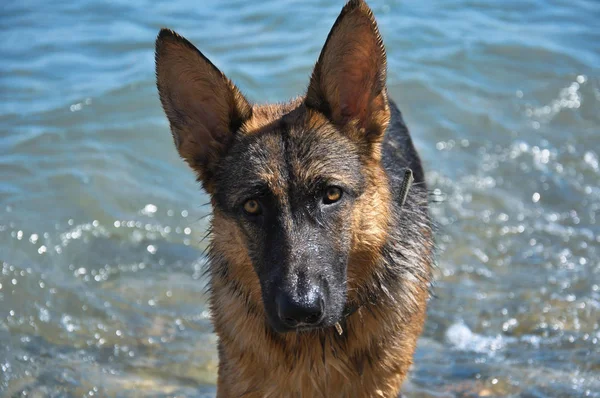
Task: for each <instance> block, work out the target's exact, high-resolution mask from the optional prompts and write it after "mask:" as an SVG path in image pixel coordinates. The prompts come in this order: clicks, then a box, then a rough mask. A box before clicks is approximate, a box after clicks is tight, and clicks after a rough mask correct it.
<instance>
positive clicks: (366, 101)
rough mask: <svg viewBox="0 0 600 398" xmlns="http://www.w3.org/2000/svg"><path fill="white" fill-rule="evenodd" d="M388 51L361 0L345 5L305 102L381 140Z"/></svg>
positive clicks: (358, 134)
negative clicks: (386, 54)
mask: <svg viewBox="0 0 600 398" xmlns="http://www.w3.org/2000/svg"><path fill="white" fill-rule="evenodd" d="M385 81H386V56H385V49H384V47H383V42H382V39H381V36H380V34H379V30H378V29H377V23H376V22H375V18H374V17H373V12H372V11H371V10H370V9H369V7H368V6H367V4H366V3H365V2H364V1H362V0H351V1H349V2H348V3H347V4H346V6H345V7H344V8H343V9H342V12H341V13H340V16H339V17H338V19H337V20H336V21H335V24H334V25H333V28H331V32H330V33H329V36H328V37H327V41H326V42H325V46H324V47H323V50H322V51H321V55H320V56H319V60H318V61H317V64H316V65H315V69H314V71H313V74H312V77H311V80H310V84H309V87H308V92H307V95H306V105H307V106H308V107H309V108H312V109H316V110H318V111H320V112H322V113H323V114H325V115H326V116H327V117H328V118H329V119H330V120H331V121H332V122H333V123H334V124H335V125H336V126H338V127H339V128H340V129H342V131H345V132H346V133H347V134H350V135H351V136H353V138H355V139H358V140H361V141H362V140H365V139H366V140H367V141H368V142H369V143H373V142H380V141H381V140H382V138H383V135H384V133H385V130H386V128H387V126H388V124H389V120H390V108H389V104H388V100H387V92H386V87H385Z"/></svg>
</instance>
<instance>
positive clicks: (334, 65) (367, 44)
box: [157, 1, 433, 397]
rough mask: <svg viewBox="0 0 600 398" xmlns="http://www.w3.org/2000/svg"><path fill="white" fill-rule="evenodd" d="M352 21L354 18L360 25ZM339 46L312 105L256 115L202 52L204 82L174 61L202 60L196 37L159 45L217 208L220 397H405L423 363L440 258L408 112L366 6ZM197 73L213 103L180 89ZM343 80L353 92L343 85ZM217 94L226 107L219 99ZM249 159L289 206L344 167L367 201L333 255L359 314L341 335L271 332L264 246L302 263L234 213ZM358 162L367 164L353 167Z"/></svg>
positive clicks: (187, 149) (176, 130)
mask: <svg viewBox="0 0 600 398" xmlns="http://www.w3.org/2000/svg"><path fill="white" fill-rule="evenodd" d="M344 18H345V20H344ZM350 18H355V21H352V20H350V22H353V23H348V20H349V19H350ZM340 21H342V22H340ZM336 26H337V28H336ZM351 28H352V29H351ZM336 29H337V30H336ZM345 30H346V31H345ZM333 32H336V33H335V34H334V33H333ZM361 32H362V33H361ZM349 35H350V36H352V35H354V36H356V35H358V37H360V36H361V35H362V36H364V37H365V38H366V39H365V40H362V41H360V42H355V43H354V45H351V46H350V48H348V49H343V48H341V49H339V51H336V50H338V49H334V50H331V46H332V44H331V43H333V45H335V46H343V45H344V44H343V43H345V42H346V41H340V40H341V39H340V38H344V37H346V36H349ZM327 43H328V44H326V46H325V47H326V48H327V47H328V45H329V48H330V50H328V51H325V50H324V52H323V53H322V54H321V57H320V58H319V61H318V62H317V65H316V67H315V72H313V75H312V77H311V83H310V85H309V89H308V92H307V95H306V96H305V97H301V98H297V99H295V100H293V101H291V102H289V103H287V104H278V105H251V104H250V103H249V102H247V101H246V100H245V99H244V98H243V96H242V95H241V93H240V92H239V90H238V89H237V88H235V86H234V85H233V83H231V82H230V81H229V80H228V79H227V78H226V77H225V76H224V75H222V73H221V72H220V71H218V69H216V67H214V66H213V65H212V64H211V63H210V61H208V60H207V59H206V58H204V56H201V54H200V56H201V58H197V59H195V61H194V62H203V61H202V60H204V62H206V63H207V64H206V66H205V67H204V68H203V69H202V70H204V71H205V72H203V74H201V75H199V76H198V75H197V74H195V73H196V72H194V71H193V70H192V68H194V67H195V66H194V62H192V61H190V60H188V59H185V58H186V57H184V56H181V57H179V56H178V57H174V56H172V55H171V54H179V51H189V50H191V49H190V48H188V49H187V50H185V49H184V50H182V48H183V47H187V46H191V47H192V48H193V50H194V51H197V50H195V48H194V47H193V46H192V45H191V44H189V42H187V40H185V39H183V38H181V37H179V36H177V35H176V34H175V33H173V32H171V31H161V34H160V35H159V38H158V40H157V75H158V86H159V92H160V94H161V100H162V102H163V107H164V108H165V111H166V113H167V116H168V117H169V120H170V122H171V128H172V131H173V135H174V138H175V143H176V146H177V148H178V150H179V152H180V154H181V156H182V157H183V158H184V159H185V160H186V161H187V162H188V163H189V164H190V166H191V167H192V169H194V170H195V171H196V172H197V174H198V177H199V181H201V182H202V184H203V186H204V188H205V189H206V190H207V192H208V193H209V194H210V195H211V203H212V206H213V219H212V226H211V230H212V237H211V246H210V250H209V255H210V265H209V270H208V272H209V278H210V309H211V313H212V321H213V324H214V327H215V332H216V333H217V335H218V337H219V343H218V351H219V378H218V397H278V396H286V397H319V396H322V397H333V396H335V397H395V396H397V395H398V394H399V391H400V388H401V385H402V382H403V381H404V379H405V378H406V375H407V372H408V370H409V367H410V365H411V363H412V357H413V354H414V350H415V346H416V341H417V338H418V336H419V335H420V333H421V330H422V327H423V323H424V320H425V310H426V302H427V299H428V294H429V283H430V271H431V264H432V250H433V239H432V230H431V222H430V219H429V215H428V210H427V207H428V205H427V190H426V186H425V182H424V176H423V170H422V167H421V162H420V160H419V157H418V155H417V152H416V151H415V149H414V147H413V144H412V141H411V138H410V136H409V133H408V129H407V128H406V125H405V124H404V121H403V120H402V116H401V114H400V111H399V110H398V108H397V107H396V105H395V104H394V103H393V101H391V100H390V99H388V97H387V91H386V89H385V52H384V51H383V47H382V42H381V38H380V36H379V33H378V31H377V28H376V25H375V21H374V19H373V16H372V13H371V11H370V10H369V9H368V7H367V6H366V4H365V3H364V2H363V1H350V2H349V3H348V4H347V5H346V7H345V8H344V10H343V11H342V14H341V15H340V17H339V18H338V21H336V24H335V25H334V28H333V29H332V33H330V35H329V37H328V39H327ZM340 43H341V44H340ZM357 43H358V44H357ZM357 47H358V50H357ZM352 51H359V52H360V51H362V52H364V53H367V54H376V56H375V57H369V58H368V60H369V62H372V63H373V65H366V66H363V65H364V64H365V63H364V62H363V63H361V64H360V65H359V64H353V63H352V61H348V60H347V59H346V60H344V59H343V54H345V53H348V52H352ZM198 54H199V52H198ZM340 54H341V55H340ZM377 57H381V59H377ZM357 62H358V61H357ZM181 65H185V67H181ZM360 68H366V69H365V70H364V73H362V72H361V71H360ZM186 73H190V74H193V78H192V77H189V78H188V79H189V81H194V82H199V86H197V87H196V88H195V90H196V92H197V91H198V89H202V90H204V92H208V93H209V94H204V95H200V96H198V94H197V93H196V92H191V91H189V90H191V89H190V88H188V87H187V86H186V87H184V88H181V89H178V90H179V91H173V90H174V89H172V88H171V86H172V85H174V84H175V85H176V84H177V83H176V82H175V79H183V80H185V79H186V76H185V74H186ZM340 76H341V77H343V78H344V80H343V81H349V82H354V84H348V85H345V84H344V85H342V84H339V83H340V80H339V79H340ZM336 82H337V83H338V84H337V85H336ZM349 86H353V87H354V90H355V91H356V92H352V90H353V88H352V87H349ZM348 87H349V88H348ZM186 90H188V91H186ZM344 90H346V91H348V90H350V92H347V93H344V92H343V91H344ZM173 92H175V93H176V94H177V95H173V94H172V93H173ZM211 94H214V95H211ZM188 95H189V96H190V98H196V99H195V103H196V104H197V105H196V108H195V110H196V111H197V112H196V113H194V112H192V113H191V114H190V113H189V112H182V111H181V110H182V109H189V108H190V106H191V105H190V102H191V101H190V99H188V98H187V96H188ZM215 95H216V96H217V97H219V99H218V100H214V99H211V97H214V96H215ZM355 98H356V100H355ZM191 107H192V108H194V106H191ZM214 115H217V117H215V116H214ZM207 120H208V121H207ZM198 126H200V127H198ZM198 131H201V132H200V133H198ZM230 133H235V134H230ZM236 148H238V149H236ZM238 150H244V151H248V150H252V151H255V152H253V153H252V156H249V155H248V154H247V153H242V152H239V153H238V152H236V151H238ZM321 155H322V157H321ZM338 155H339V156H338ZM240 156H249V157H248V162H250V163H251V167H252V168H253V173H254V174H253V175H257V176H259V177H260V178H261V179H262V180H264V181H266V184H267V185H268V187H269V189H270V192H271V194H272V195H273V196H274V197H276V198H279V199H278V200H283V201H285V200H288V201H290V200H292V199H291V197H293V196H289V195H288V193H289V191H290V189H297V188H296V187H306V188H305V189H310V188H309V187H310V184H311V181H312V180H311V178H313V177H315V176H316V175H319V173H321V172H322V169H327V170H328V172H329V173H330V174H331V173H332V171H331V168H332V165H333V166H334V167H333V169H335V170H337V171H338V172H339V173H340V176H338V178H341V179H346V180H348V181H350V184H354V185H355V187H354V188H355V189H356V191H357V192H359V193H360V194H357V195H356V197H355V198H353V201H352V203H351V205H348V206H350V207H348V209H350V210H348V211H350V213H349V218H350V221H349V222H342V221H335V222H333V225H331V226H328V227H329V228H331V229H332V231H333V233H336V232H337V233H339V234H340V237H339V238H336V237H333V238H331V240H327V242H329V243H328V245H329V247H327V248H325V249H327V250H332V252H333V253H337V252H344V253H346V255H347V261H346V271H347V275H346V276H345V277H346V280H345V282H346V290H345V291H344V292H339V294H343V295H344V297H341V296H339V295H338V296H335V294H338V293H335V292H334V293H335V294H334V296H335V297H334V299H335V300H337V301H340V300H344V301H345V302H346V306H347V307H354V308H357V309H356V311H354V312H353V313H352V314H351V315H349V316H347V317H342V318H341V326H342V329H343V334H342V335H339V334H338V332H337V331H336V329H335V328H334V327H333V326H331V325H332V324H333V323H334V321H336V320H337V319H333V318H332V320H330V323H329V324H328V326H327V327H323V328H320V329H316V330H308V331H300V332H288V333H277V332H276V331H275V330H274V329H273V328H272V327H271V326H270V324H269V322H267V317H268V313H267V312H268V311H267V310H266V309H265V298H264V297H263V295H264V290H265V289H267V288H268V286H265V282H264V278H265V277H262V276H261V277H262V278H263V282H262V285H261V277H259V275H261V274H260V272H261V267H259V266H257V262H260V261H261V260H260V259H258V258H257V254H256V253H257V250H258V251H260V250H267V249H268V250H271V251H269V253H275V254H270V256H271V257H273V256H281V259H280V261H281V262H285V261H292V260H290V259H289V258H288V257H289V256H292V255H293V253H288V252H281V251H274V252H272V250H276V249H272V248H264V247H263V248H254V247H253V246H252V245H253V244H252V243H250V241H249V239H250V240H251V241H253V242H254V240H255V239H258V238H257V237H254V236H253V232H252V229H251V228H246V227H245V226H244V225H245V224H244V221H241V220H240V218H239V216H238V215H237V213H235V211H234V210H232V209H235V204H236V203H238V201H239V200H240V199H242V198H237V197H236V195H238V194H239V193H238V192H237V191H236V190H235V189H233V188H232V187H235V186H238V185H239V184H243V179H244V177H245V176H246V175H247V172H248V171H247V170H245V169H244V168H243V167H241V166H239V162H238V163H236V160H239V158H240ZM234 164H236V165H238V166H236V167H237V168H236V167H232V165H234ZM348 164H350V165H355V166H356V167H352V168H348V167H346V169H344V165H348ZM340 165H341V166H340ZM340 167H341V168H340ZM406 168H411V169H412V170H413V172H414V175H415V184H413V186H412V188H411V189H410V191H409V193H408V197H407V200H406V202H405V203H404V205H402V203H401V199H400V187H401V184H402V177H403V171H404V170H405V169H406ZM244 173H246V174H244ZM344 173H345V174H344ZM351 188H352V187H351ZM303 189H304V188H303ZM286 198H287V199H286ZM290 208H291V207H290ZM282 218H283V219H284V220H293V215H291V218H285V217H282ZM287 222H288V223H289V225H287V226H285V225H284V226H282V228H283V229H284V230H286V228H288V229H293V228H294V224H293V221H287ZM284 224H285V222H284ZM336 228H339V229H338V230H336ZM344 236H346V238H344ZM308 239H310V237H309V238H308ZM317 244H323V242H317ZM346 246H348V247H346ZM271 257H269V258H271Z"/></svg>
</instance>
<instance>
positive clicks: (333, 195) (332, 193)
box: [323, 187, 342, 205]
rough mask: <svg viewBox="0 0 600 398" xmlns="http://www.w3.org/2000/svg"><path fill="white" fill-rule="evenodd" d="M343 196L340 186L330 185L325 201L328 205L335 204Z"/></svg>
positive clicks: (324, 197) (326, 191)
mask: <svg viewBox="0 0 600 398" xmlns="http://www.w3.org/2000/svg"><path fill="white" fill-rule="evenodd" d="M341 198H342V190H341V189H340V188H338V187H328V188H327V189H326V190H325V195H324V196H323V203H325V204H326V205H330V204H333V203H335V202H337V201H339V200H340V199H341Z"/></svg>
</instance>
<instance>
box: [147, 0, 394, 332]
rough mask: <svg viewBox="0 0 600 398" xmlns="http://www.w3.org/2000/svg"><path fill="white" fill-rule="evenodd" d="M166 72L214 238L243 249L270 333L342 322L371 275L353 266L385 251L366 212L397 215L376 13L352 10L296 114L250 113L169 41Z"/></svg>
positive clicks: (291, 108) (186, 47)
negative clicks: (386, 188) (389, 199)
mask: <svg viewBox="0 0 600 398" xmlns="http://www.w3.org/2000/svg"><path fill="white" fill-rule="evenodd" d="M156 68H157V84H158V89H159V93H160V99H161V102H162V105H163V108H164V110H165V112H166V114H167V117H168V119H169V122H170V125H171V130H172V133H173V137H174V140H175V144H176V147H177V150H178V151H179V153H180V155H181V156H182V157H183V158H184V159H185V160H186V161H187V162H188V164H189V165H190V166H191V167H192V169H193V170H195V171H196V173H197V174H198V177H199V180H200V181H201V182H202V184H203V186H204V188H205V189H206V191H207V192H208V193H209V194H210V195H211V198H212V204H213V207H214V217H215V220H214V222H213V223H214V225H215V228H218V227H219V225H227V226H228V227H227V228H230V231H233V232H231V239H232V240H235V239H238V240H241V242H242V246H243V251H244V253H245V256H246V258H248V259H249V261H250V262H251V264H252V267H251V268H252V271H250V272H254V273H255V275H256V276H257V278H256V279H257V280H258V281H259V282H258V283H259V284H260V292H261V295H262V302H263V305H264V309H265V313H266V314H267V318H268V320H269V323H270V324H271V326H272V327H273V328H274V329H275V330H277V331H287V330H300V329H308V328H320V327H328V326H331V325H334V324H335V323H336V322H338V321H340V319H341V317H342V316H343V312H344V308H345V306H346V301H347V292H348V285H349V283H348V278H349V276H350V277H352V275H353V272H354V273H355V274H356V273H359V272H360V270H352V269H348V264H349V261H350V259H351V258H352V257H357V258H359V257H361V256H363V257H364V255H365V253H366V252H369V250H372V251H376V250H377V239H374V240H373V239H369V238H368V237H366V235H365V234H369V233H372V234H377V233H378V232H377V231H369V229H377V226H376V225H375V224H369V222H365V221H364V219H365V216H366V217H367V218H368V217H371V216H372V214H364V213H365V212H366V213H369V212H374V211H377V212H383V213H385V212H386V211H387V209H386V206H387V203H386V201H385V200H384V198H383V197H382V195H383V196H385V194H381V193H378V192H376V189H375V188H374V187H373V184H372V183H371V181H372V180H373V179H377V178H379V177H381V175H378V173H379V174H381V167H380V157H381V155H380V144H381V141H382V139H383V135H384V133H385V130H386V128H387V125H388V123H389V117H390V110H389V105H388V101H387V93H386V88H385V79H386V59H385V51H384V48H383V44H382V41H381V37H380V35H379V32H378V30H377V26H376V24H375V20H374V18H373V15H372V13H371V11H370V10H369V8H368V7H367V5H366V4H365V3H364V2H363V1H350V2H349V3H348V4H347V5H346V6H345V7H344V9H343V10H342V12H341V14H340V16H339V17H338V19H337V21H336V22H335V24H334V26H333V28H332V30H331V32H330V34H329V36H328V38H327V41H326V43H325V46H324V48H323V50H322V52H321V55H320V57H319V60H318V62H317V64H316V66H315V69H314V71H313V74H312V77H311V79H310V84H309V87H308V91H307V93H306V96H305V97H303V98H300V99H298V100H296V101H293V102H291V103H289V104H286V105H277V106H253V105H251V104H250V103H249V102H248V101H247V100H246V99H245V98H244V96H243V95H242V94H241V92H240V91H239V90H238V88H236V86H235V85H234V84H233V83H232V82H231V81H230V80H229V79H228V78H227V77H225V75H223V74H222V73H221V72H220V71H219V70H218V69H217V68H216V67H215V66H214V65H213V64H212V63H211V62H210V61H209V60H208V59H207V58H206V57H204V55H202V53H200V51H198V50H197V49H196V48H195V47H194V46H193V45H192V44H191V43H190V42H188V41H187V40H186V39H184V38H183V37H180V36H178V35H177V34H176V33H174V32H172V31H169V30H162V31H161V32H160V34H159V36H158V39H157V42H156ZM381 178H382V180H380V183H383V184H384V185H385V177H381ZM377 206H379V209H378V210H374V209H376V208H377ZM371 218H373V217H371ZM375 218H376V217H375ZM220 232H221V240H223V239H224V238H223V236H222V231H220ZM215 233H219V231H215ZM360 244H362V246H364V247H360V248H359V246H360ZM371 246H372V247H371ZM240 250H242V249H240Z"/></svg>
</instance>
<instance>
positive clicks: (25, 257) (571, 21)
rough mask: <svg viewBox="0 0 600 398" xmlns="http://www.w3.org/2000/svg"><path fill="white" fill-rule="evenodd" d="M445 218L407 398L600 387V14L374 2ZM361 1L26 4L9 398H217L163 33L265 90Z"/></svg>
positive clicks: (22, 10)
mask: <svg viewBox="0 0 600 398" xmlns="http://www.w3.org/2000/svg"><path fill="white" fill-rule="evenodd" d="M370 4H371V6H372V8H373V11H374V13H375V15H376V17H377V19H378V21H379V25H380V30H381V32H382V34H383V36H384V41H385V43H386V47H387V51H388V58H389V59H388V64H389V73H388V76H389V78H388V82H389V91H390V93H391V95H392V97H393V98H395V99H396V101H397V102H398V104H399V106H400V108H401V109H402V110H403V112H404V114H405V118H406V120H407V123H408V124H409V126H410V128H411V130H412V134H413V137H414V139H415V143H416V145H417V147H418V150H419V151H420V153H421V155H422V158H423V161H424V163H425V167H426V169H427V178H428V181H429V183H430V188H431V190H432V195H431V197H432V200H433V201H434V202H435V203H434V204H433V205H432V212H433V214H434V216H435V218H436V220H437V222H438V224H439V231H438V234H437V243H438V247H439V250H438V259H439V261H438V263H439V267H438V269H437V271H436V278H437V283H436V287H435V289H434V291H435V298H433V299H432V300H431V302H430V307H429V317H428V321H427V325H426V331H425V333H424V335H423V337H422V338H421V340H420V342H419V347H418V350H417V354H416V357H415V366H414V369H413V372H412V373H411V377H410V380H409V382H408V383H407V384H406V385H405V388H404V394H405V395H406V396H407V397H453V396H457V397H458V396H515V397H516V396H524V397H582V396H595V397H600V342H599V340H600V226H599V221H600V220H599V218H600V165H599V162H600V161H599V158H600V134H599V133H600V28H599V27H598V26H600V25H598V21H599V20H600V2H599V1H597V0H570V1H559V0H555V1H542V0H525V1H504V2H500V1H493V0H481V1H472V0H443V1H442V0H432V1H413V0H410V1H409V0H406V1H375V0H373V1H371V2H370ZM342 5H343V2H342V1H317V0H308V1H303V2H293V1H288V0H278V1H275V0H271V1H262V2H248V1H241V0H239V1H216V0H214V1H202V2H201V1H196V2H192V1H183V0H176V1H171V2H160V3H159V2H150V1H141V0H130V1H126V2H125V1H113V2H93V1H90V0H83V1H79V2H53V3H50V2H44V1H39V0H32V1H20V2H5V4H3V5H2V7H1V8H0V31H1V32H2V40H1V41H0V54H1V56H2V57H1V58H2V61H1V62H0V267H1V272H0V342H1V344H0V371H1V373H0V395H2V396H22V395H27V396H35V397H45V396H84V395H85V396H214V393H215V379H216V366H217V358H216V349H215V341H216V340H215V336H214V335H213V334H212V333H211V326H210V321H209V319H208V316H209V314H208V312H207V308H206V306H205V303H206V297H205V295H204V290H203V288H204V284H205V281H204V280H203V279H202V275H201V271H202V267H203V266H204V264H205V258H204V257H203V254H202V250H203V249H204V247H205V246H206V241H203V240H202V238H203V237H204V235H205V231H206V227H207V222H208V221H207V219H206V218H205V217H204V216H205V215H207V214H208V213H209V211H210V208H209V207H208V206H205V205H204V204H205V203H206V202H207V197H206V195H205V194H204V193H203V192H201V190H200V188H199V186H198V185H197V184H196V183H195V182H194V177H193V175H192V173H191V172H190V171H188V170H187V168H186V166H185V165H184V163H183V162H182V161H181V160H180V159H179V158H178V156H177V154H176V151H175V149H174V147H173V144H172V140H171V137H170V133H169V129H168V124H167V121H166V118H165V117H164V115H163V113H162V111H161V109H160V105H159V101H158V98H157V94H156V89H155V85H154V60H153V46H154V38H155V36H156V34H157V32H158V30H159V29H160V27H163V26H166V27H170V28H173V29H175V30H177V31H178V32H179V33H181V34H183V35H185V36H186V37H188V38H189V39H190V40H191V41H192V42H194V43H195V44H196V45H197V46H198V47H199V48H200V49H201V50H202V51H203V52H204V53H205V54H206V55H208V56H209V57H210V58H211V60H213V62H214V63H215V64H217V65H218V66H219V67H220V68H221V69H222V70H223V71H224V72H225V73H227V75H228V76H229V77H231V78H232V79H233V80H234V81H235V82H236V83H237V84H238V86H239V87H240V88H241V89H242V91H243V92H244V93H245V94H246V95H247V96H248V97H249V98H251V99H253V100H256V101H259V102H266V101H282V100H285V99H287V98H290V97H292V96H295V95H297V94H300V93H302V92H303V91H304V89H305V88H306V85H307V82H308V77H309V75H310V72H311V68H312V66H313V64H314V62H315V60H316V58H317V56H318V53H319V51H320V48H321V46H322V45H323V43H324V40H325V37H326V35H327V33H328V31H329V29H330V27H331V25H332V23H333V21H334V20H335V18H336V16H337V14H338V13H339V10H340V9H341V7H342Z"/></svg>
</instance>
